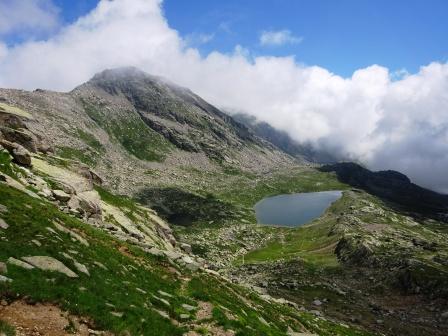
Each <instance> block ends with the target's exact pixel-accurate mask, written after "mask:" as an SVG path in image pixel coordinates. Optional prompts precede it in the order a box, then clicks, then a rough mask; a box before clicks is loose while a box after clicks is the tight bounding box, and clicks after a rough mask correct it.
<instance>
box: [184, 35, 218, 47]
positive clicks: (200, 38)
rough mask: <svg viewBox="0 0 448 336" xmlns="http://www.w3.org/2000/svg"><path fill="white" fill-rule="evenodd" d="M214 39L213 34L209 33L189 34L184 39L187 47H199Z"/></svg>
mask: <svg viewBox="0 0 448 336" xmlns="http://www.w3.org/2000/svg"><path fill="white" fill-rule="evenodd" d="M214 38H215V34H213V33H210V34H206V33H191V34H188V35H187V36H185V37H184V40H185V44H186V46H188V47H195V46H200V45H202V44H206V43H208V42H210V41H211V40H213V39H214Z"/></svg>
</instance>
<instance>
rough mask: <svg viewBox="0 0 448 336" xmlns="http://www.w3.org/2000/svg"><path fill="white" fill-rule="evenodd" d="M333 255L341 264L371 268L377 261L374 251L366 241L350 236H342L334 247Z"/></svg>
mask: <svg viewBox="0 0 448 336" xmlns="http://www.w3.org/2000/svg"><path fill="white" fill-rule="evenodd" d="M335 254H336V255H337V257H338V259H339V260H340V261H342V262H343V263H347V264H351V265H358V266H372V265H374V264H375V263H376V262H377V260H376V258H375V253H374V249H373V248H372V247H371V246H370V245H369V244H368V242H367V241H364V240H362V239H357V238H355V237H352V236H344V237H343V238H342V239H341V240H339V242H338V243H337V245H336V248H335Z"/></svg>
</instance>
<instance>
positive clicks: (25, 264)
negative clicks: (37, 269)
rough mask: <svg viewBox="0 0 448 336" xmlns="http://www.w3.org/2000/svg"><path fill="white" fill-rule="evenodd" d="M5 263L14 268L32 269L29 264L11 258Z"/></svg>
mask: <svg viewBox="0 0 448 336" xmlns="http://www.w3.org/2000/svg"><path fill="white" fill-rule="evenodd" d="M7 262H8V264H11V265H15V266H18V267H22V268H24V269H28V270H30V269H33V268H34V266H33V265H30V264H28V263H26V262H24V261H22V260H18V259H16V258H13V257H10V258H9V259H8V261H7Z"/></svg>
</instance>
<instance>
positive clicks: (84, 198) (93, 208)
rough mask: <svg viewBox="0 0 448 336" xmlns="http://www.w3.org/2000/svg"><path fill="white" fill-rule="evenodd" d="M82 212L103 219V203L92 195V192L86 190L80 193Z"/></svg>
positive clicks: (90, 216) (79, 199)
mask: <svg viewBox="0 0 448 336" xmlns="http://www.w3.org/2000/svg"><path fill="white" fill-rule="evenodd" d="M78 201H79V209H80V210H81V211H80V212H81V213H83V214H85V215H86V216H87V217H89V218H98V219H101V214H102V210H101V205H100V203H99V201H98V200H97V199H95V198H94V197H92V195H91V193H89V192H85V193H81V194H79V195H78Z"/></svg>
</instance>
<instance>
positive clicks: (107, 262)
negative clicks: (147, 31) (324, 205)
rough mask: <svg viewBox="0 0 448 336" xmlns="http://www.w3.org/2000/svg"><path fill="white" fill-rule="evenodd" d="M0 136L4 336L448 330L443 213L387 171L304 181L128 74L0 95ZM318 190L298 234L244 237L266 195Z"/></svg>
mask: <svg viewBox="0 0 448 336" xmlns="http://www.w3.org/2000/svg"><path fill="white" fill-rule="evenodd" d="M0 132H1V133H0V173H1V175H0V273H1V274H0V300H1V306H0V335H1V333H2V332H3V333H4V334H6V335H7V336H10V335H13V334H14V333H13V331H12V330H13V329H16V334H17V335H22V334H24V335H34V334H33V332H39V333H40V334H41V335H64V334H67V335H68V334H71V333H75V334H78V335H89V334H103V335H110V334H113V335H188V336H194V335H201V334H205V335H229V336H230V335H289V336H305V335H321V336H325V335H409V334H418V335H428V336H429V335H431V336H433V335H436V336H442V335H445V334H446V330H448V313H447V312H448V292H447V290H446V288H447V285H448V283H447V279H448V276H447V274H448V263H447V260H448V259H447V258H448V245H447V241H448V231H447V226H446V222H444V218H445V217H444V216H445V215H446V213H447V211H446V209H447V208H446V205H447V202H446V197H445V196H442V195H438V194H436V193H433V192H431V191H428V190H425V189H423V188H420V187H418V186H416V185H414V184H412V183H411V182H410V181H409V179H407V177H405V176H404V175H401V174H400V173H397V172H379V173H375V172H370V171H368V170H366V169H364V168H362V167H360V166H357V165H355V164H337V165H333V166H324V167H318V168H313V166H314V164H310V163H309V162H308V161H307V160H306V159H305V158H304V156H302V150H303V148H299V147H294V148H295V149H297V150H298V151H299V152H300V153H299V152H294V151H288V150H286V149H285V148H283V147H282V146H281V144H280V143H278V142H277V141H276V140H275V139H276V138H277V137H276V136H275V137H267V136H264V135H263V134H262V133H260V132H259V131H257V129H256V128H253V127H251V126H250V125H249V126H245V125H243V124H242V123H240V122H238V121H235V120H234V119H233V118H232V117H230V116H228V115H226V114H225V113H223V112H221V111H220V110H219V109H217V108H216V107H214V106H212V105H210V104H209V103H207V102H205V101H204V100H203V99H201V98H200V97H198V96H197V95H195V94H194V93H192V92H191V91H190V90H188V89H185V88H181V87H179V86H177V85H175V84H173V83H170V82H169V81H167V80H166V79H163V78H158V77H154V76H151V75H149V74H146V73H143V72H141V71H139V70H137V69H135V68H120V69H114V70H105V71H103V72H101V73H99V74H97V75H95V76H94V77H93V78H92V79H91V80H90V81H88V82H87V83H84V84H82V85H80V86H79V87H77V88H75V89H74V90H73V91H71V92H68V93H59V92H50V91H45V90H36V91H34V92H27V91H21V90H9V89H0ZM287 140H288V139H287ZM288 141H289V140H288ZM305 157H306V156H305ZM308 159H310V160H311V159H312V158H310V157H308ZM325 190H342V191H343V196H342V197H341V199H339V200H338V201H337V202H335V203H333V204H332V206H331V207H330V208H329V209H328V210H327V211H326V212H325V213H324V214H323V215H322V216H321V217H319V218H317V219H316V220H314V221H313V222H311V223H309V224H307V225H305V226H302V227H299V228H283V227H269V226H262V225H258V224H257V222H256V219H255V214H254V210H253V206H254V204H255V203H257V202H258V201H259V200H261V199H263V198H264V197H267V196H272V195H278V194H287V193H295V192H314V191H325ZM417 195H418V197H417ZM416 205H419V206H416ZM49 316H50V318H51V319H52V323H44V321H45V319H46V318H48V317H49ZM33 328H34V329H33ZM46 328H47V329H46ZM33 330H34V331H33ZM36 330H37V331H36ZM89 330H90V331H89Z"/></svg>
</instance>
